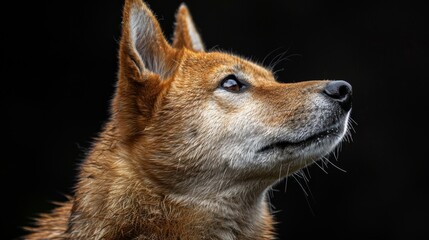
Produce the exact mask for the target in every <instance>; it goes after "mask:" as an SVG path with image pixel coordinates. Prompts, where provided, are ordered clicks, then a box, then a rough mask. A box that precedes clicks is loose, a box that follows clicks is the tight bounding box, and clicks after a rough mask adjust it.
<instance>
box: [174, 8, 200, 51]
mask: <svg viewBox="0 0 429 240" xmlns="http://www.w3.org/2000/svg"><path fill="white" fill-rule="evenodd" d="M173 47H174V48H179V49H180V48H184V47H185V48H188V49H190V50H193V51H200V52H204V44H203V41H202V40H201V37H200V34H198V32H197V29H196V28H195V24H194V22H193V21H192V17H191V14H190V13H189V10H188V8H187V7H186V5H185V4H184V3H182V4H181V5H180V7H179V11H178V12H177V14H176V29H175V31H174V39H173Z"/></svg>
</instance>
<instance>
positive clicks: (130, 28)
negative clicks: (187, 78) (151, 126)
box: [112, 0, 178, 139]
mask: <svg viewBox="0 0 429 240" xmlns="http://www.w3.org/2000/svg"><path fill="white" fill-rule="evenodd" d="M176 52H178V51H177V50H175V49H174V48H172V47H171V46H170V44H169V43H168V42H167V40H166V39H165V37H164V35H163V33H162V30H161V28H160V26H159V23H158V21H157V19H156V18H155V16H154V15H153V13H152V12H151V11H150V9H149V8H148V7H147V6H146V5H145V4H144V3H143V2H142V0H126V1H125V4H124V9H123V20H122V36H121V42H120V49H119V74H118V83H117V86H116V93H115V97H114V99H113V102H112V119H113V122H115V126H116V127H115V129H117V131H118V132H119V133H120V134H121V136H122V138H123V139H124V138H132V137H133V136H135V135H137V134H139V133H140V132H141V131H142V129H144V127H145V125H146V124H147V122H148V120H149V119H150V118H151V117H152V116H153V113H154V110H155V105H156V100H157V99H158V96H159V95H160V93H161V92H162V91H163V89H164V86H165V85H166V81H164V80H165V79H167V78H168V77H169V76H170V75H171V73H173V72H174V69H175V66H174V65H175V60H174V59H175V53H176Z"/></svg>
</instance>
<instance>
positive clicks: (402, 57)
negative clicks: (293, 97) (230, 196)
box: [0, 0, 429, 239]
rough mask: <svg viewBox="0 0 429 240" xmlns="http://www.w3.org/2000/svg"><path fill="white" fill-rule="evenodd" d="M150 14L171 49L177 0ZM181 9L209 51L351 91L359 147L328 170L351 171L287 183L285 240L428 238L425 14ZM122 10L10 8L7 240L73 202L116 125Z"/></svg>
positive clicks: (337, 6)
mask: <svg viewBox="0 0 429 240" xmlns="http://www.w3.org/2000/svg"><path fill="white" fill-rule="evenodd" d="M10 2H12V1H10ZM148 2H149V4H150V6H151V8H152V9H153V10H154V12H155V13H156V14H157V16H158V17H159V19H160V22H161V25H162V27H163V29H164V31H165V34H166V36H167V37H169V38H170V37H171V35H172V30H173V22H174V14H175V11H176V9H177V7H178V6H179V3H180V1H167V0H164V1H161V0H159V1H155V0H151V1H148ZM186 3H187V4H188V6H189V8H190V10H191V12H192V13H193V17H194V20H195V22H196V24H197V27H198V28H199V29H200V32H201V34H202V36H203V39H204V41H205V43H206V46H207V47H208V48H209V49H210V48H214V47H215V48H219V49H223V50H226V51H232V52H234V53H237V54H239V55H244V56H247V57H251V58H253V59H256V60H259V61H262V59H264V58H265V57H266V56H267V55H268V54H269V53H270V52H272V51H274V52H273V53H272V54H271V55H269V56H268V58H267V59H268V60H270V59H271V60H272V59H273V58H275V56H276V55H278V54H280V53H282V52H284V51H286V50H287V55H290V57H289V58H288V60H286V61H284V62H282V63H280V64H279V65H278V67H277V68H276V70H281V69H284V70H283V71H281V72H279V73H278V75H279V80H281V81H285V82H295V81H301V80H308V79H345V80H347V81H348V82H350V83H351V84H352V85H353V91H354V102H353V111H352V118H353V119H354V120H355V122H356V124H353V126H354V129H355V133H353V141H352V142H351V143H344V144H343V147H342V151H340V154H339V157H338V161H336V160H335V159H334V158H331V160H332V161H333V162H334V163H335V164H336V165H337V166H338V167H340V168H342V169H344V170H345V171H347V172H343V171H340V170H338V169H336V168H335V167H333V166H329V167H328V168H327V172H328V174H326V173H324V172H323V171H322V170H321V169H319V168H318V167H317V166H312V167H310V168H309V171H308V172H309V173H308V174H307V175H310V176H311V179H310V181H309V182H308V184H305V183H304V181H303V180H302V179H298V181H296V180H295V179H293V178H290V179H289V180H288V186H287V191H286V192H285V185H284V183H280V184H279V185H278V186H276V187H275V188H274V189H275V191H273V193H272V196H273V198H272V199H271V202H272V204H273V206H274V207H275V210H276V214H275V215H276V218H277V220H278V221H279V222H280V224H279V225H278V232H279V234H280V237H281V238H282V239H283V238H284V237H285V236H287V237H288V239H311V238H314V237H318V238H319V239H324V238H325V237H326V238H327V239H367V238H369V237H379V238H383V239H417V237H419V236H421V235H426V236H427V235H428V233H429V230H428V228H427V227H428V222H429V221H428V218H429V207H428V202H429V192H428V174H427V173H426V172H427V170H429V166H428V165H429V164H428V157H427V155H424V154H425V153H426V151H427V144H428V140H427V134H428V127H427V119H426V117H425V115H424V114H425V113H427V110H428V101H427V99H426V97H427V95H426V93H427V87H428V78H427V76H428V75H427V74H426V71H425V70H426V69H425V68H426V67H427V65H428V60H427V55H428V38H427V36H426V34H427V32H428V23H429V19H428V12H427V9H426V8H425V7H424V5H423V1H422V3H418V2H415V1H334V0H326V1H315V0H282V1H280V0H276V1H275V0H271V1H269V0H266V1H238V0H228V1H227V0H209V1H208V0H206V1H186ZM4 4H5V5H4ZM122 4H123V1H119V0H117V1H48V0H45V1H33V2H32V3H24V2H23V1H15V3H3V7H2V14H1V15H2V16H1V18H2V29H1V31H2V34H1V38H2V42H3V43H2V44H1V48H2V77H1V86H0V97H1V101H0V104H1V105H0V106H1V108H0V112H1V121H2V125H1V126H2V131H1V139H2V144H1V155H0V156H1V157H0V158H1V168H0V169H1V186H2V188H1V190H2V195H1V199H2V206H3V207H2V208H3V209H2V211H1V213H2V214H1V216H2V224H1V228H2V230H1V235H2V237H1V238H2V239H11V238H14V237H17V236H19V235H21V234H22V233H23V232H22V230H21V229H20V227H21V226H24V225H28V224H30V223H31V219H32V218H33V217H35V216H37V214H38V213H41V212H47V211H49V210H50V209H51V208H52V207H53V205H52V204H51V202H52V201H62V200H64V199H65V198H64V194H69V193H71V191H72V185H73V183H74V181H75V174H76V169H77V166H78V165H79V163H80V162H81V161H82V159H83V157H84V154H85V152H86V151H87V149H88V148H89V146H90V143H91V141H92V139H93V138H94V137H95V136H97V133H98V132H99V131H100V128H101V126H102V124H103V123H104V122H105V121H106V119H107V118H108V108H109V101H110V99H111V97H112V93H113V86H114V84H115V80H116V72H117V50H118V40H119V37H120V23H121V8H122ZM325 169H326V167H325ZM300 185H302V188H301V186H300ZM306 193H307V194H306Z"/></svg>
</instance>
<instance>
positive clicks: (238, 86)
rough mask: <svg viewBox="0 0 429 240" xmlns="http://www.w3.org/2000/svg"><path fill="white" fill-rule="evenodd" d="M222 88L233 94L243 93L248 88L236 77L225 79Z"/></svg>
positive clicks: (231, 76) (230, 76)
mask: <svg viewBox="0 0 429 240" xmlns="http://www.w3.org/2000/svg"><path fill="white" fill-rule="evenodd" d="M220 87H221V88H223V89H225V90H227V91H228V92H232V93H239V92H242V91H243V90H244V89H245V88H246V87H247V86H246V84H244V83H242V82H241V81H240V80H238V79H237V77H236V76H235V75H229V76H227V77H226V78H224V79H223V80H222V82H221V84H220Z"/></svg>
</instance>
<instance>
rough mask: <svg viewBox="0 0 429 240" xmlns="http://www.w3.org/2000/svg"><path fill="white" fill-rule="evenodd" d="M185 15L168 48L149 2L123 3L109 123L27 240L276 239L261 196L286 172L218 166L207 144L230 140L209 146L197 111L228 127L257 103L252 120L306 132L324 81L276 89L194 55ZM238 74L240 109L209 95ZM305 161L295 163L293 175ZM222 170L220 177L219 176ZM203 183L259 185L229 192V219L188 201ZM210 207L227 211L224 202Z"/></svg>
mask: <svg viewBox="0 0 429 240" xmlns="http://www.w3.org/2000/svg"><path fill="white" fill-rule="evenodd" d="M133 9H139V10H133ZM132 11H142V12H143V13H141V14H143V15H142V18H145V17H147V18H148V19H150V22H151V23H149V24H153V25H151V26H149V27H151V28H152V30H153V31H151V32H149V33H148V34H147V35H148V36H151V37H152V40H151V41H150V42H146V45H144V46H143V45H142V46H143V47H141V49H143V50H142V51H144V53H146V54H151V55H152V58H156V59H155V60H153V59H152V60H153V61H160V62H162V64H163V65H162V66H161V67H160V68H159V69H155V68H154V69H149V67H150V66H149V65H150V63H147V62H145V61H152V60H147V59H145V61H144V60H143V59H144V58H145V56H143V57H142V56H139V52H138V51H137V50H139V49H138V48H137V50H136V46H135V43H134V42H133V38H132V36H133V35H132V34H133V33H132V29H131V27H130V26H131V25H132V22H130V21H131V20H130V18H131V15H132V14H133V12H132ZM139 14H140V13H139ZM145 14H146V15H145ZM187 18H190V15H189V12H188V10H187V8H186V7H185V6H182V7H181V8H180V10H179V12H178V14H177V25H176V31H175V38H174V40H173V44H172V46H170V44H169V43H168V42H167V41H166V40H165V38H164V36H163V33H162V31H161V29H160V28H159V24H158V22H157V20H156V19H155V17H154V16H153V15H152V13H151V12H150V10H149V9H148V8H147V6H146V5H144V4H143V3H142V2H141V1H140V0H127V1H126V2H125V5H124V11H123V32H122V39H121V42H120V51H119V62H120V63H119V78H118V83H117V87H116V92H115V97H114V99H113V102H112V108H111V119H110V121H109V122H108V123H107V124H106V126H105V127H104V130H103V131H102V133H101V134H100V136H99V138H98V139H97V140H96V141H95V143H94V145H93V148H92V150H91V151H90V153H89V154H88V156H87V158H86V160H85V162H84V163H83V164H82V165H81V167H80V173H79V176H78V183H77V185H76V188H75V189H76V190H75V193H74V196H73V197H72V198H71V199H70V200H69V201H68V202H66V203H64V204H62V205H60V206H59V207H58V208H56V209H55V210H54V211H53V212H52V213H50V214H45V215H42V216H41V217H40V218H39V219H38V221H37V224H36V226H35V227H33V228H30V230H31V233H30V234H29V235H27V236H26V237H25V238H26V239H220V238H221V236H228V239H229V238H231V239H232V238H234V239H273V238H274V234H273V220H272V217H271V215H270V212H269V208H268V206H267V203H266V201H265V200H264V198H265V195H264V193H265V192H264V191H265V189H266V188H267V187H269V186H270V185H271V184H273V182H275V180H276V179H277V178H278V176H279V174H281V173H282V169H281V168H282V166H279V167H278V168H275V167H274V168H272V169H270V170H269V171H268V170H266V169H262V170H261V169H256V170H254V171H253V170H252V169H250V170H246V171H245V172H235V171H234V170H232V169H230V168H228V167H226V165H225V164H218V166H216V167H214V165H215V164H216V163H219V162H218V160H216V159H217V158H215V157H212V156H215V154H214V153H213V151H214V150H212V148H208V147H206V145H210V147H211V146H213V147H214V148H216V145H217V144H218V143H219V142H221V141H222V139H225V137H223V136H227V135H226V132H223V131H218V132H217V133H216V136H217V138H210V139H209V140H206V138H205V136H206V135H209V136H211V135H210V134H212V133H211V130H210V131H209V130H207V124H210V123H206V122H205V121H204V119H206V118H207V117H206V116H205V115H202V113H201V112H207V111H206V110H207V109H216V111H217V114H216V115H213V116H214V118H216V116H218V115H219V116H220V117H221V119H217V118H216V119H214V120H213V121H214V122H216V124H218V125H219V126H225V128H228V126H229V125H228V122H229V123H231V122H234V116H235V115H234V114H238V113H241V111H242V108H243V106H245V105H246V104H247V103H248V102H249V101H253V102H256V103H257V104H259V105H260V106H261V107H260V108H256V107H255V109H257V110H255V111H252V112H253V113H252V114H253V115H252V116H251V118H252V119H255V121H257V122H258V123H260V124H261V125H266V126H270V127H281V126H285V125H287V126H289V127H290V128H291V129H295V128H300V127H302V126H303V124H302V123H303V122H305V121H306V119H308V118H310V117H311V110H310V108H309V106H307V105H306V102H308V98H309V96H310V95H311V94H314V93H316V92H320V90H321V89H322V88H323V87H324V86H325V84H326V82H325V81H311V82H304V83H296V84H280V83H278V82H276V81H275V79H274V77H273V75H272V73H271V72H270V71H269V70H267V69H265V68H263V67H260V66H258V65H256V64H254V63H251V62H249V61H246V60H243V59H241V58H238V57H236V56H232V55H229V54H225V53H220V52H205V51H204V49H203V45H201V46H202V48H201V47H200V48H197V49H196V48H195V47H193V46H195V45H194V43H193V42H192V41H193V40H192V37H191V36H190V35H189V28H190V27H193V26H189V25H188V24H189V20H187ZM134 40H135V39H134ZM160 69H161V71H159V70H160ZM234 71H237V72H240V73H242V74H244V75H246V76H247V77H248V79H251V80H250V81H251V85H252V87H251V89H249V91H248V94H249V95H247V97H246V99H245V100H243V103H241V102H240V101H230V100H229V99H228V98H224V97H223V95H213V92H214V91H215V90H216V89H217V88H218V86H219V81H218V80H219V79H220V78H222V76H225V75H227V74H229V73H232V72H234ZM286 94H287V96H288V97H287V98H286V97H285V95H286ZM279 109H284V110H285V111H278V110H279ZM219 129H222V128H219ZM225 131H227V130H225ZM207 141H209V142H207ZM201 145H203V146H201ZM207 155H208V156H209V157H207ZM216 156H217V155H216ZM208 159H210V161H209V160H208ZM224 165H225V166H224ZM304 165H305V164H303V165H293V166H292V167H291V170H290V171H291V172H292V171H295V170H297V169H299V168H302V167H303V166H304ZM218 169H219V170H218ZM273 169H274V170H273ZM265 170H266V171H265ZM279 171H280V173H279ZM284 172H286V171H285V169H283V174H284ZM222 174H224V178H220V177H219V176H220V175H222ZM203 176H204V177H203ZM193 179H194V180H193ZM201 179H213V180H208V183H211V182H216V181H218V183H219V185H220V186H221V187H222V186H225V185H228V184H231V185H234V184H237V185H240V186H241V185H245V184H249V185H250V186H254V189H252V191H249V192H246V193H243V194H241V195H240V194H238V195H232V196H229V195H225V196H224V197H225V199H224V200H222V201H225V202H228V204H230V205H231V206H229V205H228V208H227V209H228V211H227V213H224V211H223V210H217V208H215V207H212V208H211V209H208V208H205V207H204V204H202V205H199V204H195V205H193V204H192V201H190V202H188V201H187V200H188V199H187V196H189V195H191V193H192V194H194V195H195V197H192V199H200V198H201V197H202V195H200V194H198V193H195V192H198V191H199V190H200V189H204V190H207V189H206V188H204V187H205V186H199V185H198V183H197V182H198V181H202V180H201ZM194 185H195V188H192V186H194ZM214 185H215V184H214ZM190 186H191V187H190ZM221 187H220V188H221ZM190 188H191V189H190ZM226 188H227V187H225V189H226ZM221 190H222V189H221ZM225 191H226V190H225ZM177 196H179V197H177ZM203 196H204V198H206V199H208V201H209V202H210V203H208V205H207V206H212V205H211V204H212V202H216V203H217V202H221V200H219V196H218V195H217V192H216V191H213V192H210V191H208V190H207V192H205V193H204V195H203ZM179 199H180V200H179ZM190 199H191V197H190ZM213 206H220V208H221V209H223V208H222V204H220V205H213ZM225 214H227V215H225Z"/></svg>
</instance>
